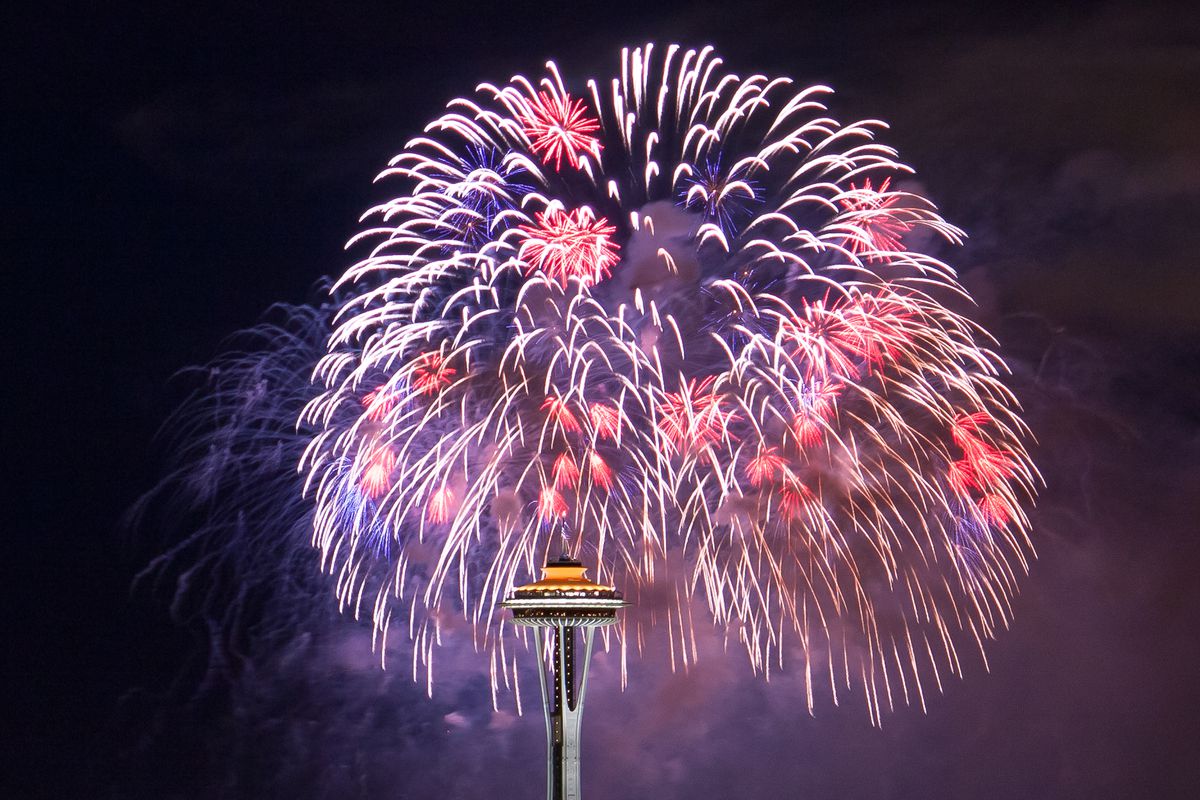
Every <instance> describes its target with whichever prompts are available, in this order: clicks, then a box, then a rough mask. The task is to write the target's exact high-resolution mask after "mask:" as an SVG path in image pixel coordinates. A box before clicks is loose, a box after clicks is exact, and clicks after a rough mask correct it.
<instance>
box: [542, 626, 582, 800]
mask: <svg viewBox="0 0 1200 800" xmlns="http://www.w3.org/2000/svg"><path fill="white" fill-rule="evenodd" d="M582 635H583V653H582V656H581V655H580V654H579V653H578V650H577V648H576V636H575V627H574V626H571V625H555V626H553V627H548V628H546V629H545V631H544V632H543V631H539V632H538V635H537V645H538V656H539V662H540V665H539V669H538V677H539V678H540V682H541V688H542V705H543V707H544V708H545V711H546V750H547V756H548V758H547V765H546V772H547V774H546V797H547V798H548V800H580V776H579V762H580V758H579V755H580V753H579V738H580V731H581V724H582V718H583V698H584V692H585V690H586V688H587V673H588V665H589V664H590V662H591V655H592V642H593V639H594V636H595V628H593V627H590V626H589V627H585V628H583V631H582ZM577 671H578V673H577ZM547 673H549V674H547ZM577 674H578V682H577V678H576V676H577Z"/></svg>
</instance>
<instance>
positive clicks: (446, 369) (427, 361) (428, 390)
mask: <svg viewBox="0 0 1200 800" xmlns="http://www.w3.org/2000/svg"><path fill="white" fill-rule="evenodd" d="M456 372H457V370H455V369H454V367H451V366H449V365H448V364H447V363H446V358H445V356H443V355H442V354H441V353H425V354H424V355H422V356H421V357H420V358H418V359H417V362H416V365H415V366H414V367H413V371H412V385H413V388H414V389H416V390H417V392H418V393H420V394H435V393H437V392H438V391H440V390H442V389H444V388H446V387H447V386H449V385H450V382H451V381H452V380H454V375H455V373H456Z"/></svg>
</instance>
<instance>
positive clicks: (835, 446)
mask: <svg viewBox="0 0 1200 800" xmlns="http://www.w3.org/2000/svg"><path fill="white" fill-rule="evenodd" d="M571 91H572V92H575V94H572V93H569V92H568V89H567V87H566V85H565V84H564V81H563V79H562V77H561V76H560V74H559V72H558V70H557V68H556V67H555V65H554V64H553V63H550V64H548V65H547V73H546V76H545V77H543V78H542V79H540V80H539V81H537V83H536V84H535V83H534V82H531V81H529V80H527V79H526V78H523V77H515V78H513V79H512V80H511V81H510V83H508V84H507V85H504V86H494V85H491V84H483V85H481V86H480V87H479V89H478V90H477V94H476V95H475V96H474V97H473V98H460V99H456V100H454V101H452V102H451V103H450V104H449V106H448V108H447V111H446V113H445V114H444V115H443V116H441V117H440V118H438V119H436V120H434V121H433V122H432V123H431V124H430V125H429V126H428V128H427V129H426V132H425V135H423V136H420V137H418V138H416V139H414V140H413V141H412V142H410V143H409V144H408V146H407V147H406V148H405V150H404V151H403V152H402V153H401V154H400V155H398V156H396V157H395V159H393V161H392V162H391V165H390V167H389V169H388V170H387V171H386V172H385V173H384V177H386V178H388V179H391V180H394V181H396V182H397V183H398V185H399V186H400V187H401V188H400V191H399V193H398V195H397V197H396V198H395V199H394V200H391V201H389V202H387V203H385V204H383V205H381V206H379V207H377V208H375V209H373V210H372V211H371V212H370V213H369V214H368V218H370V219H373V220H376V222H375V224H373V225H372V226H370V227H368V228H367V229H366V230H364V231H363V232H362V233H361V234H360V235H359V236H358V237H356V239H355V240H354V241H353V242H352V245H354V246H359V247H364V248H368V250H367V253H366V255H365V256H364V257H363V259H362V260H361V261H359V262H358V263H356V264H355V265H354V266H352V267H351V268H350V269H349V270H347V272H346V273H345V274H344V275H343V276H342V278H341V280H340V281H339V282H338V284H337V286H336V287H335V290H337V291H340V292H341V293H343V294H344V295H345V296H349V297H350V298H351V299H350V300H349V301H348V302H346V303H345V304H344V306H343V307H342V308H341V311H340V313H339V314H338V315H337V318H336V321H335V326H334V330H333V333H332V336H331V338H330V342H329V347H328V353H327V355H326V356H325V357H324V358H323V359H322V360H321V362H320V363H319V365H318V367H317V370H316V376H317V380H318V381H319V383H320V384H321V385H323V387H324V391H323V392H322V393H321V394H320V395H319V396H318V397H317V398H316V399H315V400H313V401H312V402H311V403H310V404H309V405H308V407H307V409H306V410H305V413H304V419H303V422H304V423H305V424H306V425H309V426H311V427H312V428H313V429H315V430H316V431H317V433H316V435H315V436H314V438H313V439H312V441H311V443H310V445H309V446H308V448H307V452H306V454H305V457H304V461H303V465H302V468H303V470H304V471H305V472H306V474H307V492H308V494H309V496H310V497H311V498H313V500H314V501H315V503H316V515H315V520H316V523H315V525H316V530H315V543H316V544H317V546H318V547H319V548H320V550H321V552H322V554H323V562H324V564H325V566H326V567H327V568H328V569H329V570H331V571H332V572H334V573H335V574H336V575H337V577H338V593H339V597H340V598H341V600H342V602H343V603H344V604H345V605H346V606H347V607H350V608H353V609H354V610H355V612H356V613H358V612H363V611H365V612H367V613H369V614H370V616H371V617H372V619H373V620H374V623H375V627H376V630H377V631H378V633H379V634H380V637H381V649H383V650H385V651H386V648H387V636H388V634H389V632H391V631H392V630H393V629H394V628H396V627H397V625H399V626H400V627H401V628H403V629H404V630H405V631H406V633H407V634H408V635H409V636H410V637H412V638H413V640H414V642H415V645H416V646H415V647H414V648H413V653H414V656H413V670H414V673H416V672H417V671H418V670H419V667H421V666H424V667H425V668H426V671H427V672H428V671H431V670H432V661H433V655H434V647H435V645H436V643H437V642H438V641H439V639H440V637H441V635H442V632H443V631H444V630H445V629H446V628H447V627H448V626H451V625H453V624H454V623H453V620H454V619H460V620H466V621H467V622H468V623H469V624H470V626H471V629H472V630H473V632H474V635H475V636H476V640H477V642H478V643H479V644H480V646H481V647H482V648H483V649H485V650H486V652H487V653H488V654H489V657H490V659H491V664H492V676H493V684H494V685H496V684H500V683H504V682H507V681H508V680H509V679H510V676H511V675H512V674H513V672H514V666H513V665H514V663H515V661H514V659H515V654H512V653H508V652H507V651H506V645H505V640H506V634H505V625H504V623H503V622H502V620H501V619H500V617H499V615H497V614H495V613H494V612H495V611H496V610H497V604H498V602H499V601H500V600H501V599H502V597H503V594H504V592H505V591H506V590H507V589H508V588H509V587H511V586H513V585H515V584H517V583H520V582H522V580H523V579H525V578H526V577H527V576H530V575H532V574H534V573H535V572H536V568H537V567H538V566H539V565H540V563H541V562H542V561H543V560H544V558H545V557H546V555H547V554H548V553H550V554H557V551H558V550H559V549H561V548H566V549H568V550H570V551H571V552H572V553H573V554H575V555H577V556H579V557H581V558H583V559H585V560H586V561H588V562H589V563H590V564H593V565H595V566H596V568H597V569H598V572H599V577H600V578H601V579H602V580H607V581H610V582H615V583H616V584H617V585H618V586H619V587H620V588H621V589H622V590H623V591H624V592H625V594H626V595H627V596H628V597H629V598H630V599H632V600H633V601H634V603H635V605H636V606H637V608H638V613H636V614H634V615H632V616H631V617H630V620H629V622H628V623H627V624H626V625H625V626H624V627H619V628H617V629H616V631H615V634H614V635H615V637H616V642H617V644H618V646H619V647H621V648H626V647H627V646H628V645H629V643H631V642H635V643H638V645H639V646H640V645H641V643H642V642H643V641H644V637H643V636H642V635H641V631H642V630H643V628H644V627H645V626H646V625H649V624H651V621H656V622H657V623H658V624H661V625H663V626H664V628H665V633H666V635H665V637H664V639H665V641H666V643H667V646H668V647H669V648H670V652H671V657H672V662H673V663H676V664H682V665H683V666H686V665H688V664H689V663H690V662H691V661H692V660H693V659H695V658H696V657H697V646H696V640H695V635H694V629H695V626H696V625H698V624H700V623H699V622H698V620H699V619H700V618H701V617H698V615H697V613H696V612H697V611H698V610H701V609H707V611H708V612H709V615H710V616H711V618H712V619H713V620H714V621H715V623H716V625H717V626H718V627H719V628H720V629H723V630H724V631H726V635H727V636H728V637H730V638H731V639H733V640H735V641H738V642H740V643H741V644H742V645H743V646H744V647H745V649H746V652H747V653H748V655H749V657H750V660H751V663H752V664H753V665H754V667H755V668H756V669H762V670H768V671H769V670H770V669H771V668H772V665H773V664H782V663H785V662H791V663H797V664H798V665H799V668H800V669H802V670H803V674H804V676H805V682H806V684H807V685H808V687H809V691H808V704H809V706H810V708H811V706H812V702H813V700H812V695H813V692H812V687H813V686H814V685H815V684H816V683H819V682H820V683H824V684H827V685H828V686H829V687H830V689H832V692H833V696H834V699H835V700H836V699H837V695H838V692H839V691H840V687H842V686H845V687H850V686H854V685H858V686H860V687H861V688H862V690H863V692H864V696H865V697H866V698H867V703H868V705H869V707H870V708H871V710H872V714H873V715H875V716H878V714H879V713H880V711H881V709H882V708H885V707H890V706H891V705H892V704H893V703H894V702H895V701H896V700H897V699H901V700H904V701H911V700H912V699H913V698H916V699H917V701H919V702H921V703H922V704H923V703H924V694H925V691H926V687H927V684H928V683H929V682H930V680H932V681H933V683H935V684H936V685H937V686H939V687H940V686H941V683H942V677H943V675H944V674H946V673H958V672H959V671H960V662H959V655H958V648H959V646H960V644H961V643H962V642H963V641H970V642H972V643H974V645H976V646H978V647H979V648H982V646H983V644H984V642H985V641H986V640H987V639H989V638H991V637H992V636H993V635H994V634H995V633H996V632H997V630H999V629H1000V628H1002V627H1003V626H1005V625H1006V624H1007V621H1008V619H1009V617H1010V612H1011V606H1010V598H1011V597H1012V595H1013V593H1014V592H1015V590H1016V588H1017V578H1018V576H1019V574H1020V573H1021V572H1023V571H1024V570H1025V569H1026V568H1027V559H1028V558H1029V557H1030V555H1031V553H1032V547H1031V544H1030V542H1029V539H1028V535H1027V534H1028V527H1029V526H1028V520H1027V518H1026V516H1025V513H1024V511H1023V508H1024V507H1027V506H1028V505H1029V502H1030V501H1031V499H1032V497H1033V493H1034V486H1035V483H1036V481H1037V480H1038V476H1037V474H1036V472H1035V470H1034V468H1033V467H1032V465H1031V464H1030V461H1029V459H1028V456H1027V454H1026V452H1025V450H1024V448H1023V445H1022V440H1023V439H1024V438H1025V437H1026V435H1027V434H1026V431H1025V430H1024V427H1023V425H1022V423H1021V421H1020V420H1019V418H1018V417H1017V416H1016V414H1015V411H1014V410H1015V408H1016V402H1015V400H1014V398H1013V397H1012V396H1011V395H1010V394H1009V392H1008V391H1007V390H1006V389H1005V388H1004V386H1003V385H1002V383H1001V381H1000V380H999V375H1000V373H1001V372H1002V370H1003V363H1002V362H1001V361H1000V359H999V358H998V357H997V356H996V355H995V354H994V353H993V352H991V351H990V350H989V349H987V347H986V341H987V337H986V334H985V333H984V332H983V331H981V330H979V329H978V328H977V327H976V326H975V325H974V324H973V323H971V322H970V321H969V320H968V319H966V318H965V317H963V316H961V315H960V314H959V313H958V312H956V311H954V310H952V307H953V306H954V304H955V303H957V302H959V301H961V300H963V299H964V298H965V293H964V292H963V290H962V289H961V288H960V287H959V286H958V284H957V283H956V282H955V279H954V275H953V272H952V270H951V269H950V268H949V267H948V266H946V265H945V264H944V263H942V262H941V261H939V260H938V259H937V258H935V257H934V256H932V255H930V254H928V253H925V252H921V251H919V250H917V249H915V247H914V248H910V247H909V244H910V241H912V242H916V241H920V242H929V241H933V242H949V243H954V242H957V241H958V239H959V238H960V233H959V231H957V230H956V229H955V228H954V227H952V226H950V225H949V224H947V223H946V222H945V221H943V220H942V219H941V218H940V216H939V215H938V214H937V212H936V211H935V210H934V208H933V207H932V206H931V205H930V204H929V203H928V202H927V201H925V200H923V199H922V198H920V197H918V196H915V195H913V194H909V193H907V192H905V191H903V190H901V189H899V188H893V181H895V182H896V185H897V186H898V185H900V182H901V181H902V180H903V178H904V176H905V175H907V174H909V173H910V172H911V170H910V169H909V168H908V167H906V166H905V165H903V164H902V163H900V162H899V161H897V160H896V154H895V152H894V151H893V150H891V149H890V148H888V147H886V146H885V145H882V144H879V143H877V142H876V141H875V135H876V133H877V132H878V131H879V130H880V129H882V128H883V127H884V126H883V124H882V123H880V122H877V121H863V122H857V123H853V124H848V125H847V124H840V123H838V122H837V121H835V120H834V119H832V118H830V117H829V116H827V115H826V109H825V106H824V105H823V104H822V98H823V97H824V96H825V95H827V94H828V93H829V90H828V89H826V88H825V87H821V86H816V87H811V88H808V89H804V90H802V91H799V92H797V91H796V90H795V89H794V88H793V86H792V82H791V81H790V80H788V79H786V78H773V79H772V78H768V77H764V76H761V75H753V76H750V77H739V76H737V75H734V74H732V73H729V72H728V71H726V70H725V68H724V66H723V64H722V62H721V60H720V59H719V58H717V57H715V55H714V54H713V52H712V51H711V49H710V48H705V49H703V50H700V51H694V50H683V49H681V48H678V47H676V46H671V47H667V48H665V50H660V49H658V48H655V47H654V46H652V45H647V46H645V47H643V48H638V49H635V50H631V51H624V52H623V53H622V57H621V62H620V71H619V74H618V75H617V76H616V77H614V78H612V79H611V80H609V81H597V80H589V81H587V82H586V83H585V84H582V85H581V86H579V87H573V88H572V90H571ZM876 187H877V188H876ZM917 229H923V230H924V231H927V232H932V233H933V234H936V235H935V236H933V237H930V236H921V237H914V236H909V234H911V233H912V232H913V231H915V230H917ZM785 656H786V658H785Z"/></svg>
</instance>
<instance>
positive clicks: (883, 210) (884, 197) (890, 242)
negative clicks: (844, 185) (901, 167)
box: [838, 178, 912, 261]
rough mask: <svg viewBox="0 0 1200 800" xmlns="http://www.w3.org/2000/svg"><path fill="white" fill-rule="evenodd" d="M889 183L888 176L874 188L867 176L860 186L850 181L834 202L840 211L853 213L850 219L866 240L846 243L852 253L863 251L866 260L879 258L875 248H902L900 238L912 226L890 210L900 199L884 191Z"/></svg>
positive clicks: (887, 249)
mask: <svg viewBox="0 0 1200 800" xmlns="http://www.w3.org/2000/svg"><path fill="white" fill-rule="evenodd" d="M891 182H892V179H891V178H887V179H885V180H884V182H883V183H881V184H879V189H878V190H875V189H872V188H871V179H870V178H867V180H866V181H864V182H863V185H862V186H855V185H854V184H850V191H849V192H847V193H846V194H847V196H846V197H845V198H844V199H842V200H839V201H838V202H839V203H840V204H841V206H842V209H843V210H844V211H846V212H847V213H849V214H853V215H854V221H855V222H856V223H857V224H858V225H859V226H860V227H861V228H862V231H863V233H864V234H866V237H867V239H868V240H869V241H863V240H862V239H860V238H851V239H849V240H848V241H847V242H846V245H847V247H849V248H850V252H852V253H854V254H855V255H858V254H860V253H864V252H865V253H866V254H867V260H868V261H882V260H883V257H882V256H880V255H879V254H878V252H877V251H893V252H894V251H897V250H903V249H904V245H903V244H902V243H901V241H900V240H901V237H902V236H904V234H906V233H908V232H909V231H910V230H912V225H910V224H909V223H907V222H905V221H904V220H902V219H898V218H897V217H896V215H895V213H894V212H893V211H892V210H891V209H892V207H893V206H895V205H896V203H898V202H899V201H900V196H899V195H897V194H894V193H893V194H890V195H889V194H888V185H889V184H890V183H891Z"/></svg>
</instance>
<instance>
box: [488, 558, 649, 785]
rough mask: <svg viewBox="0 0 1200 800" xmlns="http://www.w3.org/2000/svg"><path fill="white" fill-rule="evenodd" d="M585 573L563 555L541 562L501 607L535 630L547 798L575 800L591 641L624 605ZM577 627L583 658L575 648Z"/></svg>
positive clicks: (615, 595) (612, 621) (579, 566)
mask: <svg viewBox="0 0 1200 800" xmlns="http://www.w3.org/2000/svg"><path fill="white" fill-rule="evenodd" d="M586 573H587V569H586V568H585V567H584V566H583V565H582V564H581V563H580V562H578V561H576V560H575V559H573V558H571V557H569V556H567V555H563V556H561V557H559V558H558V559H557V560H555V561H548V562H546V566H545V567H544V568H543V569H542V579H541V580H539V581H536V582H534V583H528V584H525V585H524V586H518V587H517V588H516V589H513V590H512V591H511V592H510V593H509V595H508V597H507V598H506V599H505V600H504V602H503V603H502V605H503V606H504V607H505V608H508V609H510V610H511V611H512V613H513V622H515V623H516V624H518V625H526V626H529V627H533V628H538V629H539V630H537V631H536V632H535V634H534V638H535V639H536V641H537V652H538V678H539V682H540V684H541V687H542V705H543V707H544V708H545V711H546V750H547V753H546V755H547V765H546V784H547V788H546V797H547V798H549V800H579V796H580V792H579V728H580V720H581V716H582V714H583V695H584V691H585V690H586V689H587V676H588V663H589V662H590V661H591V656H592V639H593V637H594V636H595V633H596V628H599V627H603V626H606V625H612V624H614V623H615V622H616V621H617V611H618V610H619V609H621V608H622V607H624V606H626V605H628V604H627V603H626V602H625V600H624V599H623V598H622V597H621V593H620V592H618V591H617V590H616V589H614V588H613V587H612V586H606V585H604V584H600V583H593V582H591V581H589V580H588V579H587V575H586ZM577 628H578V629H581V633H582V638H583V648H582V649H583V652H582V655H580V654H579V652H578V650H577V647H576V641H575V640H576V636H575V631H576V629H577ZM547 650H549V651H550V652H549V653H547ZM547 672H549V675H547ZM577 672H578V675H579V681H578V685H577V684H576V673H577Z"/></svg>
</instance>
